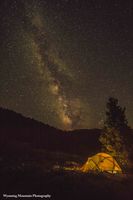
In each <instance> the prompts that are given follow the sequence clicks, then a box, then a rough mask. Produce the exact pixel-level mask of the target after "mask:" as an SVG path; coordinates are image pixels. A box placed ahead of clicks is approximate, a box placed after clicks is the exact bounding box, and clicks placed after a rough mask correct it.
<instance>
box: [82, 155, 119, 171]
mask: <svg viewBox="0 0 133 200" xmlns="http://www.w3.org/2000/svg"><path fill="white" fill-rule="evenodd" d="M93 170H94V171H95V170H98V171H100V172H108V173H113V174H115V173H122V170H121V168H120V166H119V165H118V163H117V162H116V160H115V159H114V158H113V157H112V156H111V155H109V154H107V153H98V154H96V155H94V156H92V157H89V158H88V160H87V162H86V163H85V164H84V165H83V166H82V168H81V171H83V172H89V171H93Z"/></svg>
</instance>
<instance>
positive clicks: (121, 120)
mask: <svg viewBox="0 0 133 200" xmlns="http://www.w3.org/2000/svg"><path fill="white" fill-rule="evenodd" d="M106 107H107V111H106V121H105V123H104V125H105V127H107V128H115V129H117V130H119V131H122V130H125V129H128V128H129V127H128V121H127V119H126V116H125V110H126V108H125V107H124V108H122V107H121V106H119V104H118V99H115V98H113V97H110V98H109V100H108V102H107V105H106Z"/></svg>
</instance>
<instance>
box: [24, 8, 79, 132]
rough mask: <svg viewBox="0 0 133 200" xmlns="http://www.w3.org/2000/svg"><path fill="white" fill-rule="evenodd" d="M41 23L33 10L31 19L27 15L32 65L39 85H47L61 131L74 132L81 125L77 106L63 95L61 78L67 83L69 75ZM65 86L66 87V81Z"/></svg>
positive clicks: (38, 15) (70, 74) (40, 19)
mask: <svg viewBox="0 0 133 200" xmlns="http://www.w3.org/2000/svg"><path fill="white" fill-rule="evenodd" d="M43 21H44V19H43V16H41V15H40V14H39V12H37V10H36V12H35V13H34V12H33V13H32V15H31V16H30V15H29V13H27V18H26V22H27V26H26V27H25V31H27V32H26V33H27V34H29V35H30V37H31V50H32V51H33V56H34V60H33V62H34V61H35V62H36V67H37V69H38V72H39V73H40V76H41V78H42V81H44V82H47V87H48V91H49V93H51V95H52V96H53V102H52V105H51V107H52V106H53V107H54V112H56V113H57V117H58V118H59V120H60V122H61V128H62V129H67V130H71V129H75V128H78V127H80V126H81V125H82V121H83V119H82V116H81V103H80V100H79V98H78V97H75V98H73V97H70V96H69V95H68V94H67V93H66V91H65V88H64V85H63V81H62V78H64V79H67V80H68V79H69V78H71V76H72V73H70V72H69V71H68V69H67V68H68V67H67V66H65V64H64V63H63V61H62V60H61V58H60V57H59V55H58V51H57V49H56V47H55V46H54V44H53V43H52V41H51V40H50V39H49V37H48V33H47V31H46V28H45V26H46V25H45V24H43ZM65 68H66V69H65ZM67 84H68V85H69V84H70V83H69V80H68V83H67ZM44 96H45V89H44ZM44 98H45V97H44Z"/></svg>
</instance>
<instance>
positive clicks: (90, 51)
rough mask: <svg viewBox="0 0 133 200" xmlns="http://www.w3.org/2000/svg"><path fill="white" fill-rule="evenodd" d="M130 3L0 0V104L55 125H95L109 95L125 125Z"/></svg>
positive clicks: (131, 60) (132, 99)
mask: <svg viewBox="0 0 133 200" xmlns="http://www.w3.org/2000/svg"><path fill="white" fill-rule="evenodd" d="M132 4H133V3H132V2H129V1H126V2H125V3H124V4H123V3H120V2H116V1H111V2H110V3H107V2H106V1H105V2H104V1H103V2H101V1H98V0H96V1H93V0H90V1H82V0H73V1H70V0H58V1H56V0H55V1H53V0H25V1H22V0H12V1H10V0H4V1H2V2H1V5H0V18H1V23H0V31H1V32H0V45H1V48H0V61H1V62H0V94H1V95H0V106H1V107H5V108H9V109H11V110H14V111H16V112H19V113H22V114H23V115H24V116H28V117H31V118H34V119H36V120H39V121H42V122H44V123H45V124H49V125H51V126H54V127H57V128H61V129H66V130H71V129H78V128H97V127H98V128H99V127H101V126H102V125H103V121H104V119H105V106H106V102H107V99H108V97H109V96H113V97H116V98H118V100H119V102H120V105H122V106H125V107H126V115H127V119H128V121H129V125H131V126H133V117H132V116H133V92H132V91H133V79H132V77H133V67H132V66H133V57H132V52H133V37H132V36H133V28H132V27H133V26H132V17H133V13H132V8H133V5H132Z"/></svg>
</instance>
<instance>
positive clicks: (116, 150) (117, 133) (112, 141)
mask: <svg viewBox="0 0 133 200" xmlns="http://www.w3.org/2000/svg"><path fill="white" fill-rule="evenodd" d="M106 108H107V111H106V120H105V122H104V127H103V133H102V134H101V136H100V139H99V140H100V142H101V144H102V150H103V151H104V152H107V153H109V154H110V155H112V156H113V157H115V158H116V160H117V161H118V162H119V163H120V165H121V167H123V169H124V168H127V166H128V164H129V159H128V151H127V149H126V146H125V142H124V139H125V138H124V137H125V136H124V134H123V133H124V132H125V131H126V130H128V129H129V127H128V121H127V119H126V116H125V110H126V109H125V107H124V108H122V107H121V106H119V104H118V99H115V98H113V97H110V98H109V99H108V102H107V104H106Z"/></svg>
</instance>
